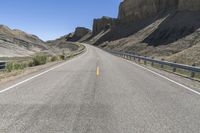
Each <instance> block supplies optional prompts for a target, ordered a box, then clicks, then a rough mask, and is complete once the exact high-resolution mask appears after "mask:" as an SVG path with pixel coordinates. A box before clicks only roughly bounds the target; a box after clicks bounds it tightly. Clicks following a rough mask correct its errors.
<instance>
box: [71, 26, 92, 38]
mask: <svg viewBox="0 0 200 133" xmlns="http://www.w3.org/2000/svg"><path fill="white" fill-rule="evenodd" d="M88 33H91V30H90V29H87V28H85V27H77V28H76V29H75V32H74V36H76V37H79V38H82V37H84V36H85V35H86V34H88Z"/></svg>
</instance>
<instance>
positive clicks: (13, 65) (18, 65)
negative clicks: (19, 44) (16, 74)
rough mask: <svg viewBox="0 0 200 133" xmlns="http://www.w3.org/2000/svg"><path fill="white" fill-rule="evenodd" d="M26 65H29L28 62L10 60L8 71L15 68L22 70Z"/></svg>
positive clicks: (7, 66)
mask: <svg viewBox="0 0 200 133" xmlns="http://www.w3.org/2000/svg"><path fill="white" fill-rule="evenodd" d="M26 67H28V64H27V63H17V62H10V63H7V65H6V71H7V72H11V71H13V70H22V69H24V68H26Z"/></svg>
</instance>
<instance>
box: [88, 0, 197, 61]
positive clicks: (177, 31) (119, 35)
mask: <svg viewBox="0 0 200 133" xmlns="http://www.w3.org/2000/svg"><path fill="white" fill-rule="evenodd" d="M118 14H119V15H118V18H109V17H103V18H100V19H95V20H94V24H93V38H92V39H91V40H92V41H91V40H90V41H88V42H89V43H91V44H93V45H99V46H101V47H103V48H106V49H114V50H118V51H121V50H123V51H124V50H125V51H129V52H137V53H138V54H141V55H149V56H156V57H158V58H166V59H168V60H173V61H174V60H176V61H178V62H181V60H185V59H181V58H183V57H184V56H182V55H183V53H187V52H188V53H187V55H188V56H189V55H191V56H190V57H189V58H190V60H191V61H192V59H193V58H194V59H196V58H195V55H196V54H194V53H191V52H192V50H191V49H194V48H199V46H196V45H199V40H200V34H199V28H200V1H199V0H124V1H123V2H121V4H120V6H119V13H118ZM105 31H106V32H105ZM100 33H101V34H102V33H104V34H102V35H101V36H100V35H99V34H100ZM199 50H200V49H199ZM195 53H197V52H195ZM173 55H174V56H173ZM180 55H181V56H180ZM196 56H197V55H196ZM183 62H185V63H188V64H193V62H194V61H193V62H189V61H188V62H187V61H183ZM183 62H181V63H183ZM195 62H196V63H197V64H199V65H200V60H198V61H195Z"/></svg>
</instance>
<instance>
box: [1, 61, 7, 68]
mask: <svg viewBox="0 0 200 133" xmlns="http://www.w3.org/2000/svg"><path fill="white" fill-rule="evenodd" d="M5 68H6V62H0V70H3V69H5Z"/></svg>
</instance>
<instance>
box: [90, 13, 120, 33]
mask: <svg viewBox="0 0 200 133" xmlns="http://www.w3.org/2000/svg"><path fill="white" fill-rule="evenodd" d="M116 24H117V19H114V18H110V17H106V16H104V17H102V18H100V19H94V22H93V30H92V33H93V35H96V34H98V33H100V32H101V31H102V30H107V29H109V28H112V27H113V26H115V25H116Z"/></svg>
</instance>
